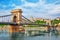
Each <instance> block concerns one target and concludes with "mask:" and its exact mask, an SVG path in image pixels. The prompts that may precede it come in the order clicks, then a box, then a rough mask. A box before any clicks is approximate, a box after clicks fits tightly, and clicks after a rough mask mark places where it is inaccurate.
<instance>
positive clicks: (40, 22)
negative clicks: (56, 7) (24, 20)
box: [35, 20, 46, 24]
mask: <svg viewBox="0 0 60 40" xmlns="http://www.w3.org/2000/svg"><path fill="white" fill-rule="evenodd" d="M35 23H38V24H45V23H46V22H45V21H40V20H36V21H35Z"/></svg>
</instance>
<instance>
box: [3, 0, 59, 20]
mask: <svg viewBox="0 0 60 40" xmlns="http://www.w3.org/2000/svg"><path fill="white" fill-rule="evenodd" d="M18 1H19V0H18ZM18 1H10V3H9V6H3V8H5V10H6V9H8V10H9V11H10V10H12V9H22V11H23V13H22V14H23V15H24V16H26V17H30V16H34V17H43V18H52V19H53V18H56V17H57V16H58V14H60V3H58V2H60V1H59V0H51V1H50V0H49V1H48V0H39V1H37V2H36V1H35V2H36V3H34V1H33V2H31V1H32V0H29V1H27V0H20V1H19V2H18ZM17 2H18V3H17ZM20 2H21V3H20ZM17 4H18V5H17ZM9 8H10V9H9ZM6 11H7V10H6ZM54 15H55V16H54Z"/></svg>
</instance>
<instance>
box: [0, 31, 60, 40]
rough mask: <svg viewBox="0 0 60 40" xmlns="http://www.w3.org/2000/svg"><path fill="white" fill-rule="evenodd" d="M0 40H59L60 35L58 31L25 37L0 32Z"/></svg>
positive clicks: (20, 34) (19, 34)
mask: <svg viewBox="0 0 60 40" xmlns="http://www.w3.org/2000/svg"><path fill="white" fill-rule="evenodd" d="M0 40H60V33H59V32H58V31H55V32H49V33H46V32H39V33H38V34H35V35H31V34H30V35H29V36H27V35H25V34H22V33H19V32H17V33H8V32H0Z"/></svg>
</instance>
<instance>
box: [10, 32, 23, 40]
mask: <svg viewBox="0 0 60 40" xmlns="http://www.w3.org/2000/svg"><path fill="white" fill-rule="evenodd" d="M10 40H24V34H22V33H19V32H17V33H12V34H10Z"/></svg>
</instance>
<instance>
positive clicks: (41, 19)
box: [34, 18, 44, 21]
mask: <svg viewBox="0 0 60 40" xmlns="http://www.w3.org/2000/svg"><path fill="white" fill-rule="evenodd" d="M34 20H35V21H36V20H40V21H43V20H44V19H43V18H35V19H34Z"/></svg>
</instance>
